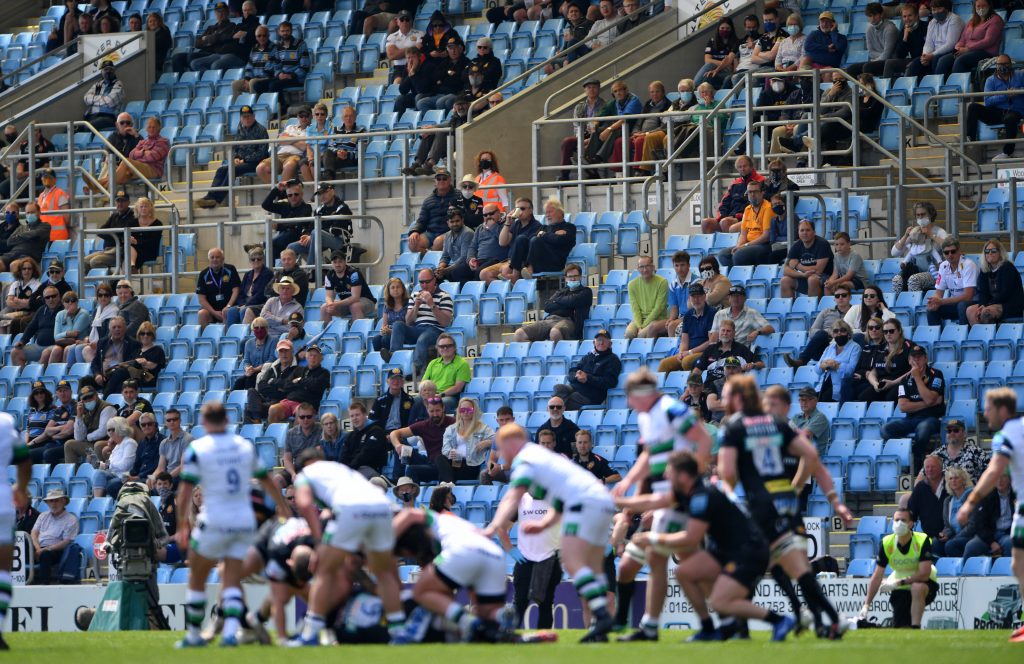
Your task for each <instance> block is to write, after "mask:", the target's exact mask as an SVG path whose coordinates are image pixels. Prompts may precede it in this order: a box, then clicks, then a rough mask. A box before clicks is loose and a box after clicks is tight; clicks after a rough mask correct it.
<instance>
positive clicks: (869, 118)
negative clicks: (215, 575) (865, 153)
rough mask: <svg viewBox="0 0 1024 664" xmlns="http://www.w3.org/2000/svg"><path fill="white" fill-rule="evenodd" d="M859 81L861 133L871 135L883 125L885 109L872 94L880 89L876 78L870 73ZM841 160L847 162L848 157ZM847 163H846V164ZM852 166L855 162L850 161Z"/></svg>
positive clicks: (864, 74) (863, 74)
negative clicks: (876, 84) (860, 91)
mask: <svg viewBox="0 0 1024 664" xmlns="http://www.w3.org/2000/svg"><path fill="white" fill-rule="evenodd" d="M857 81H858V82H859V83H860V86H861V89H862V94H861V97H860V114H859V116H858V117H859V119H860V132H861V133H862V134H866V133H871V132H874V131H876V130H877V129H878V126H879V125H880V124H881V123H882V114H883V113H884V111H885V108H884V106H883V104H882V102H881V101H879V100H878V99H877V98H875V96H874V95H872V94H869V92H871V93H875V94H877V93H878V88H877V87H876V86H875V77H874V76H873V75H871V74H869V73H868V72H864V73H862V74H861V75H860V76H858V77H857ZM839 159H840V160H845V159H846V157H844V156H842V155H840V156H839ZM844 163H845V162H844ZM849 163H850V164H852V163H853V162H852V161H850V162H849Z"/></svg>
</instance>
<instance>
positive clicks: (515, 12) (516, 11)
mask: <svg viewBox="0 0 1024 664" xmlns="http://www.w3.org/2000/svg"><path fill="white" fill-rule="evenodd" d="M543 3H544V0H542V4H543ZM547 6H548V7H550V3H547ZM537 9H538V10H539V9H540V7H539V6H538V7H537ZM531 12H532V13H536V14H537V16H540V12H537V11H535V9H534V6H531V7H530V10H529V12H528V11H527V9H526V4H525V3H524V2H521V1H517V0H505V1H504V3H503V4H502V5H496V6H494V7H491V8H490V9H488V10H487V11H486V12H484V18H485V19H487V22H488V23H493V24H495V25H498V24H500V23H504V22H505V21H515V22H516V25H518V24H520V23H522V22H523V21H525V20H527V19H528V18H529V14H530V13H531ZM548 12H550V9H548ZM534 20H536V19H534Z"/></svg>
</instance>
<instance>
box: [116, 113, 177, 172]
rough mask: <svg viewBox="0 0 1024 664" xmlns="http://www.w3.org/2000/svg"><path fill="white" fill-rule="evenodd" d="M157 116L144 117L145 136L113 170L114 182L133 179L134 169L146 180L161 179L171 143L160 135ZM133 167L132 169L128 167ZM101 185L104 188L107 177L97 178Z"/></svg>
mask: <svg viewBox="0 0 1024 664" xmlns="http://www.w3.org/2000/svg"><path fill="white" fill-rule="evenodd" d="M161 127H162V125H161V124H160V120H159V118H157V117H156V116H155V115H154V116H151V117H149V118H146V138H144V139H142V140H140V141H139V142H138V143H137V144H136V145H135V147H134V148H132V151H131V152H129V153H128V159H127V160H126V161H122V162H121V163H120V164H119V165H118V167H117V170H116V171H115V172H114V184H119V185H120V184H124V183H125V182H131V181H132V180H134V179H135V171H138V172H139V173H140V174H141V175H142V177H144V178H146V179H147V180H161V179H162V178H163V176H164V162H165V161H166V159H167V153H168V152H170V149H171V144H170V143H169V142H168V141H167V139H166V138H164V137H163V136H161V135H160V129H161ZM129 164H130V165H131V166H132V167H134V169H135V170H134V171H133V170H132V169H131V168H130V167H129ZM98 182H99V184H100V186H101V187H103V188H106V186H107V178H100V179H99V180H98Z"/></svg>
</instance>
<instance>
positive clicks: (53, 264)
mask: <svg viewBox="0 0 1024 664" xmlns="http://www.w3.org/2000/svg"><path fill="white" fill-rule="evenodd" d="M52 267H55V268H57V269H58V270H63V269H64V263H62V262H61V261H59V260H57V259H56V258H54V259H53V260H52V261H50V265H49V266H48V269H49V268H52Z"/></svg>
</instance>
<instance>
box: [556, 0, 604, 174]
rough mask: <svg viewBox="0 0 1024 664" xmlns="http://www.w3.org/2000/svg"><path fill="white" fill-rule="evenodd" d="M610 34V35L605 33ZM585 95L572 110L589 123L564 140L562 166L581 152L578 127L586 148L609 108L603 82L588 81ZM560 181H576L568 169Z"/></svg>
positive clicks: (573, 114)
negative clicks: (604, 95) (581, 130)
mask: <svg viewBox="0 0 1024 664" xmlns="http://www.w3.org/2000/svg"><path fill="white" fill-rule="evenodd" d="M610 2H611V0H602V4H608V3H610ZM605 34H608V33H605ZM583 94H584V97H583V99H582V101H580V102H579V103H577V104H576V106H574V107H573V110H572V117H573V118H575V119H577V120H589V122H580V123H574V124H573V133H572V135H571V136H566V137H565V138H563V139H562V143H561V154H562V158H561V161H560V163H561V165H562V166H568V165H570V164H571V163H572V160H573V156H574V155H575V154H576V153H577V151H578V150H579V147H580V145H579V143H580V142H579V137H578V136H577V132H578V126H579V125H582V126H583V145H584V146H585V145H586V143H587V141H588V140H590V138H591V137H592V136H593V135H594V132H595V131H597V126H598V121H597V118H598V117H599V116H600V115H601V112H602V111H603V109H604V108H605V107H606V106H607V102H606V101H605V100H604V99H603V98H602V97H601V81H600V80H598V79H596V78H593V79H588V80H587V81H585V82H584V83H583ZM558 179H559V180H572V179H574V178H573V177H572V175H571V172H570V171H569V170H568V169H563V170H562V173H561V175H559V176H558Z"/></svg>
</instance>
